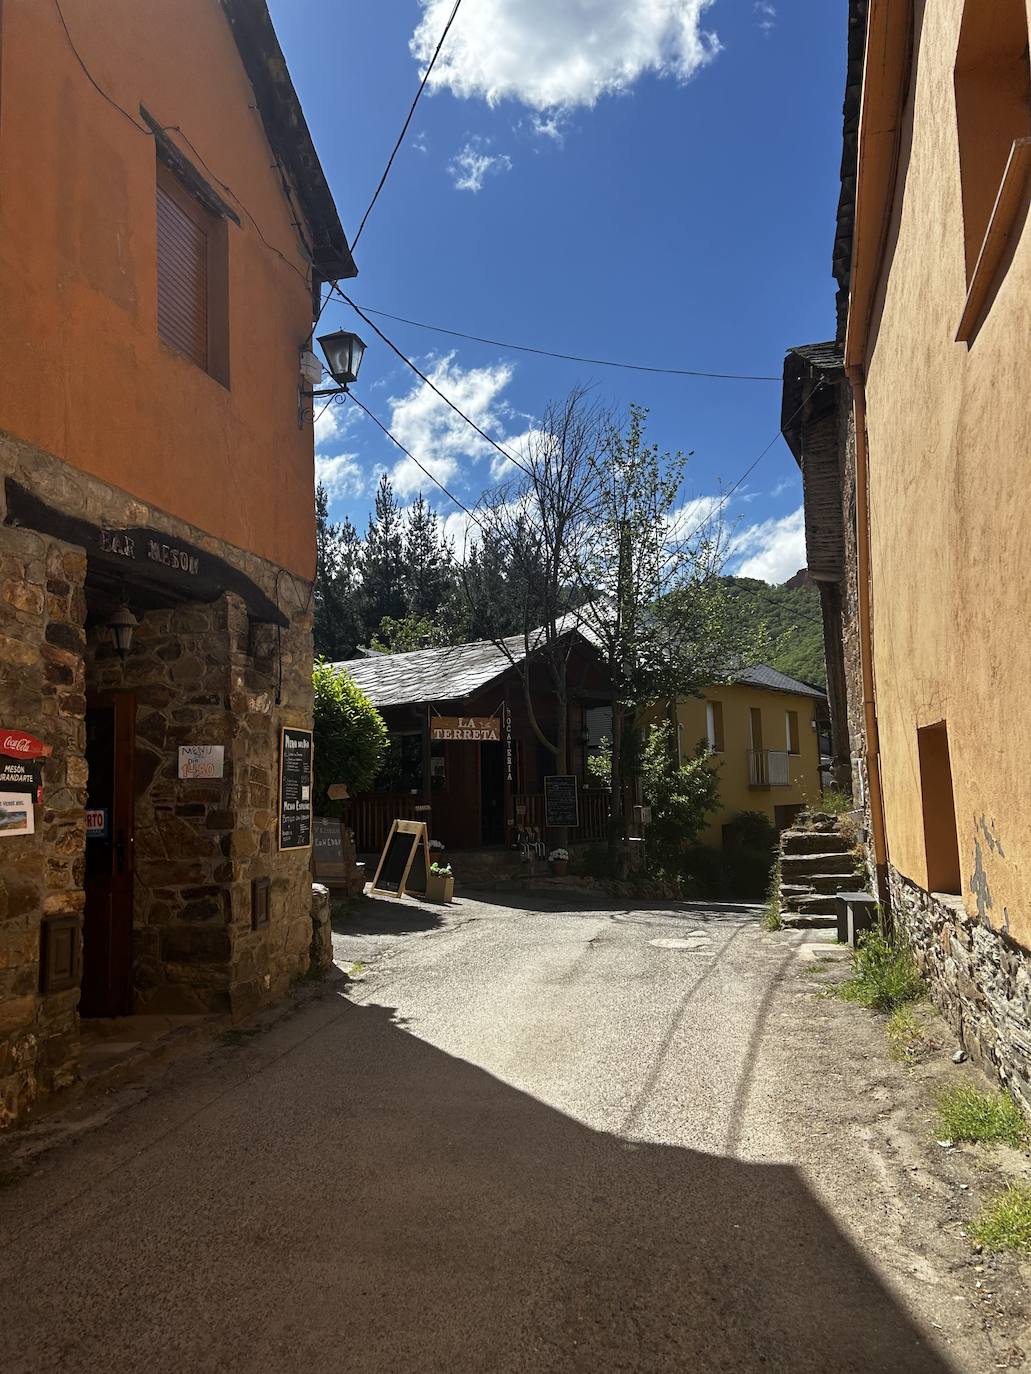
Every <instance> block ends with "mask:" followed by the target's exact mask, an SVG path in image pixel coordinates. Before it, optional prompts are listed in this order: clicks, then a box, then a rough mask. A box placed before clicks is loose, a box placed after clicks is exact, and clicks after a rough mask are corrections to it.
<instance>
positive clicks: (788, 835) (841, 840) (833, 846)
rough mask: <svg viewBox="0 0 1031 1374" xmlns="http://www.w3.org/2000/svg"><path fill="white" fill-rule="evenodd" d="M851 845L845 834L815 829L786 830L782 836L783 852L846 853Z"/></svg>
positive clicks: (781, 847)
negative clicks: (824, 832)
mask: <svg viewBox="0 0 1031 1374" xmlns="http://www.w3.org/2000/svg"><path fill="white" fill-rule="evenodd" d="M851 847H852V846H851V844H850V843H849V841H848V840H846V838H845V836H844V835H838V834H830V835H828V834H823V833H821V832H819V831H815V830H785V831H784V832H783V834H782V835H781V837H780V850H781V853H782V854H845V853H847V852H848V850H850V849H851Z"/></svg>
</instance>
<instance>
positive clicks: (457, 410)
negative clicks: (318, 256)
mask: <svg viewBox="0 0 1031 1374" xmlns="http://www.w3.org/2000/svg"><path fill="white" fill-rule="evenodd" d="M334 290H335V291H336V294H337V295H338V296H339V297H340V299H341V300H342V301H345V302H346V303H347V304H348V305H349V306H350V307H351V309H352V310H353V311H354V312H355V314H356V315H358V316H360V318H361V319H363V320H364V321H365V323H366V324H367V325H368V326H369V328H370V329H373V330H375V332H376V333H377V334H378V336H379V337H380V338H381V339H382V340H383V342H384V343H385V344H386V345H387V347H388V348H389V349H390V350H391V351H392V352H393V353H396V354H397V356H398V357H399V358H400V359H401V361H402V362H403V363H404V364H405V366H406V367H410V368H411V369H412V371H413V372H414V373H415V375H416V376H417V377H418V378H419V379H420V380H421V381H423V382H425V384H426V385H427V386H428V387H429V388H430V390H431V391H433V392H435V393H436V395H438V396H439V397H440V399H441V400H442V401H443V402H444V404H445V405H446V406H449V407H450V408H451V409H452V410H453V411H454V412H455V414H456V415H458V416H459V417H460V418H461V419H463V420H464V421H465V423H466V424H467V425H469V426H470V427H471V428H472V429H474V430H475V431H476V433H477V434H478V435H479V436H480V438H481V439H485V440H486V441H487V443H488V444H490V446H491V448H495V449H497V451H498V452H499V453H500V454H501V456H502V457H503V458H507V459H508V461H509V462H510V463H513V464H514V465H515V466H516V467H517V468H518V469H519V471H520V472H522V473H524V474H525V475H526V476H527V477H529V478H531V479H532V478H533V473H532V472H531V471H530V469H529V468H528V467H526V465H525V464H523V463H521V462H520V461H519V459H518V458H516V457H515V456H514V454H511V453H509V451H508V449H506V448H503V447H502V445H501V444H499V443H498V441H497V440H496V439H494V438H492V436H491V435H489V434H488V433H487V431H486V430H485V429H483V428H481V426H480V425H478V424H477V423H476V421H475V420H473V419H471V418H470V417H469V416H468V415H466V413H465V411H464V410H462V409H461V408H460V407H459V406H457V405H455V403H454V401H452V399H451V397H450V396H448V395H446V394H445V393H444V392H443V391H441V389H440V387H439V386H438V385H437V384H436V382H433V381H431V380H430V378H429V377H427V376H426V373H425V372H423V371H422V369H421V368H420V367H418V366H417V365H416V364H415V363H413V362H412V360H411V358H409V357H408V355H407V353H403V352H402V351H401V349H400V348H398V346H397V344H396V343H394V341H393V340H392V339H388V338H387V336H386V334H384V333H383V330H382V329H380V327H379V325H378V324H376V322H375V321H374V320H370V319H369V317H368V315H366V313H365V311H364V310H362V309H361V308H360V307H359V306H357V305H355V303H354V301H353V300H351V298H350V296H348V295H347V294H346V292H344V291H341V289H340V287H339V286H336V287H334Z"/></svg>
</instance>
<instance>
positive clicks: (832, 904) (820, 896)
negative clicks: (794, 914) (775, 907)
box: [781, 892, 838, 916]
mask: <svg viewBox="0 0 1031 1374" xmlns="http://www.w3.org/2000/svg"><path fill="white" fill-rule="evenodd" d="M781 900H782V901H783V898H782V899H781ZM789 905H790V907H791V909H792V911H800V912H804V913H806V914H808V915H814V916H815V915H820V916H836V915H837V911H838V903H837V898H836V897H834V896H832V895H831V893H829V892H827V893H824V892H810V893H807V894H806V895H805V896H804V897H798V896H796V897H795V898H794V899H793V900H792V901H791V902H790V903H789Z"/></svg>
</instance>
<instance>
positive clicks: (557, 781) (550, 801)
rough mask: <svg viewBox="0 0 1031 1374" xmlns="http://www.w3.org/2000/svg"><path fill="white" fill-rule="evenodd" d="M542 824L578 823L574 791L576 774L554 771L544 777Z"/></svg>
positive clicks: (575, 792) (577, 806)
mask: <svg viewBox="0 0 1031 1374" xmlns="http://www.w3.org/2000/svg"><path fill="white" fill-rule="evenodd" d="M544 824H545V825H549V826H552V825H574V826H575V825H579V824H580V811H579V804H578V797H577V791H576V776H575V775H574V774H572V773H568V774H567V773H554V774H552V776H551V777H550V778H545V779H544Z"/></svg>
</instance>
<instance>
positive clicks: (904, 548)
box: [866, 0, 1031, 947]
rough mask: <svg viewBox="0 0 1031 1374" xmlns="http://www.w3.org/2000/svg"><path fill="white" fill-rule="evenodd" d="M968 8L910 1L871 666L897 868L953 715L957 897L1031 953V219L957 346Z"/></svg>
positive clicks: (920, 864)
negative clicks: (1028, 744) (979, 319)
mask: <svg viewBox="0 0 1031 1374" xmlns="http://www.w3.org/2000/svg"><path fill="white" fill-rule="evenodd" d="M962 11H963V4H962V0H927V3H926V5H925V6H923V7H920V6H918V7H917V14H918V17H919V16H920V15H921V13H922V22H921V25H920V30H919V34H918V44H917V50H916V56H915V59H914V70H913V86H912V92H911V95H910V105H909V109H908V111H907V119H906V123H905V126H904V129H903V142H902V158H901V162H900V175H899V183H898V186H897V188H896V195H895V204H894V214H893V220H892V223H891V224H890V226H889V234H888V239H887V244H888V256H887V259H886V261H885V264H884V267H883V268H882V279H881V294H880V300H879V301H878V302H877V308H876V310H875V314H874V319H873V328H872V330H871V335H870V343H869V348H868V352H867V360H866V361H867V387H866V398H867V410H868V415H867V423H868V434H869V453H870V524H871V554H872V593H873V621H874V646H875V650H874V670H875V678H876V691H877V709H878V720H879V729H880V756H881V767H882V776H883V785H884V800H885V817H886V827H887V839H888V851H889V858H890V860H891V862H892V863H893V864H894V865H895V867H896V868H897V869H898V870H899V871H901V872H902V873H903V874H905V875H906V876H907V877H909V878H911V879H912V880H913V881H915V882H917V883H918V884H920V885H921V886H926V884H927V861H926V855H925V836H924V825H923V809H922V804H921V789H920V764H919V756H918V746H917V731H918V729H920V728H922V727H925V726H929V725H933V724H936V723H937V722H939V721H945V722H946V723H947V729H948V740H949V751H950V755H951V772H952V780H953V788H954V794H955V808H956V826H957V830H958V838H959V853H960V870H961V879H962V886H963V898H964V901H965V904H966V907H967V910H968V911H970V912H971V913H972V914H973V913H975V912H977V911H978V910H979V908H980V909H981V914H982V915H983V916H985V917H986V918H987V919H988V920H990V921H991V923H992V925H993V926H995V927H996V928H997V929H1000V928H1004V927H1005V928H1008V930H1009V932H1010V934H1011V935H1013V936H1014V937H1015V938H1017V939H1019V940H1020V941H1021V943H1023V944H1024V945H1025V947H1027V946H1029V945H1031V785H1029V767H1028V759H1027V749H1026V748H1025V741H1026V740H1027V739H1028V737H1029V736H1031V689H1029V684H1031V631H1029V626H1028V614H1029V607H1031V559H1029V557H1028V531H1029V529H1031V495H1029V493H1031V485H1029V480H1028V465H1029V461H1031V387H1029V385H1028V376H1029V370H1031V229H1029V228H1028V227H1027V226H1023V225H1019V224H1018V235H1019V237H1018V239H1017V242H1016V247H1015V251H1014V253H1013V257H1012V261H1011V262H1010V264H1009V267H1008V270H1007V272H1006V275H1005V277H1004V279H1003V280H1002V283H1001V285H1000V287H999V289H998V294H997V295H996V297H995V299H994V302H993V303H992V305H991V308H990V311H989V313H988V315H987V317H986V319H985V321H984V323H983V325H982V327H981V329H980V332H979V333H978V334H977V336H976V338H975V339H974V341H973V343H972V344H971V345H970V346H969V347H968V345H967V344H965V343H956V342H954V339H955V335H956V330H957V325H958V323H959V319H960V315H961V313H962V311H963V305H964V300H965V297H966V291H967V281H966V270H965V253H964V224H963V212H962V195H961V182H960V161H959V143H958V136H957V121H956V105H955V94H954V86H953V67H954V62H955V55H956V49H957V41H958V37H959V26H960V20H961V16H962ZM869 232H870V233H871V234H874V235H877V234H879V233H880V226H879V225H877V224H873V225H871V226H870V228H869ZM984 884H986V885H987V886H986V887H985V886H984ZM986 891H987V893H988V894H989V896H990V905H988V903H987V902H986V899H985V893H986Z"/></svg>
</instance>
